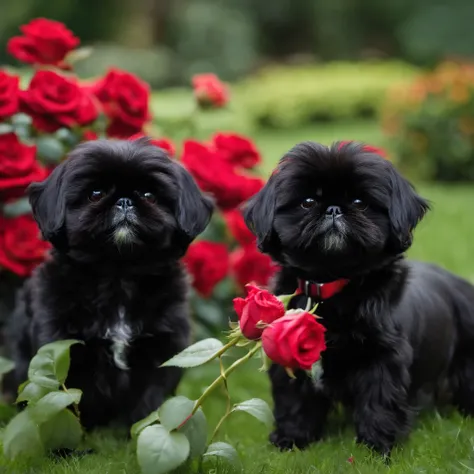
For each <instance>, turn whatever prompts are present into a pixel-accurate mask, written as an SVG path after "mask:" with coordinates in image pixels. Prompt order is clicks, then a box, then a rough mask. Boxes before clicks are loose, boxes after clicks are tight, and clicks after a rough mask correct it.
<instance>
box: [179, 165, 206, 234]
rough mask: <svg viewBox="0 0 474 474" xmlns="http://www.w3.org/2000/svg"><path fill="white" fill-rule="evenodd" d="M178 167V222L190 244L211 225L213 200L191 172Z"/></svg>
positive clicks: (180, 166)
mask: <svg viewBox="0 0 474 474" xmlns="http://www.w3.org/2000/svg"><path fill="white" fill-rule="evenodd" d="M175 166H176V179H177V184H178V205H177V208H176V220H177V222H178V226H179V229H180V230H181V232H182V233H184V234H185V236H186V237H187V240H189V242H188V243H190V242H191V241H193V240H194V239H195V238H196V237H197V236H198V235H199V234H200V233H201V232H202V231H203V230H204V229H205V228H206V227H207V225H208V224H209V221H210V220H211V217H212V213H213V211H214V203H213V201H212V199H211V198H209V197H208V196H205V195H204V194H203V193H202V192H201V190H200V189H199V188H198V185H197V184H196V182H195V181H194V179H193V177H192V176H191V175H190V174H189V172H188V171H187V170H186V169H185V168H184V167H183V166H182V165H180V164H179V163H175Z"/></svg>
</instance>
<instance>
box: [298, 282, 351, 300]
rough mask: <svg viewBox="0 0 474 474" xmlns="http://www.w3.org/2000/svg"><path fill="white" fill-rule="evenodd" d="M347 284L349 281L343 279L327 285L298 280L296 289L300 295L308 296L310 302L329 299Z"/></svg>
mask: <svg viewBox="0 0 474 474" xmlns="http://www.w3.org/2000/svg"><path fill="white" fill-rule="evenodd" d="M348 283H349V280H345V279H343V278H341V279H340V280H335V281H330V282H328V283H315V282H313V281H308V280H298V289H299V291H300V292H301V293H304V294H305V295H306V296H309V297H310V298H311V299H312V300H314V301H322V300H327V299H328V298H331V297H332V296H334V295H335V294H336V293H339V292H340V291H341V290H342V289H343V288H344V287H345V286H346V285H347V284H348Z"/></svg>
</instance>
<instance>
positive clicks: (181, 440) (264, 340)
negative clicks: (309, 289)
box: [131, 285, 326, 474]
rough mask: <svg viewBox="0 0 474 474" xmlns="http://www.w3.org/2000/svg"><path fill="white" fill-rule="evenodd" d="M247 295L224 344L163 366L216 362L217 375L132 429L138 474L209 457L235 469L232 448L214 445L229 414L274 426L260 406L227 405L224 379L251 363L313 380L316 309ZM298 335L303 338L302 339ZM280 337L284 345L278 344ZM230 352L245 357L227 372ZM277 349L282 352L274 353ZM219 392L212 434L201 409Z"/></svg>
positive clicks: (319, 334) (319, 336)
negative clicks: (222, 400) (257, 360)
mask: <svg viewBox="0 0 474 474" xmlns="http://www.w3.org/2000/svg"><path fill="white" fill-rule="evenodd" d="M246 290H247V296H246V298H245V299H244V298H236V299H234V307H235V310H236V312H237V315H238V318H239V323H231V328H232V331H231V332H230V335H229V337H228V342H227V343H226V344H223V343H222V342H221V341H219V340H218V339H213V338H209V339H205V340H202V341H199V342H197V343H195V344H193V345H192V346H190V347H188V348H186V349H184V350H183V351H182V352H180V353H179V354H177V355H176V356H174V357H173V358H171V359H170V360H168V361H167V362H165V363H164V364H163V365H162V366H163V367H170V366H173V367H181V368H192V367H198V366H200V365H203V364H207V363H209V362H211V361H213V360H218V361H219V367H220V374H219V376H218V377H216V379H215V380H214V381H213V382H212V383H211V384H210V385H209V386H208V387H207V388H206V389H205V390H204V391H203V393H202V394H201V396H200V397H199V398H198V399H197V400H190V399H188V398H186V397H183V396H177V397H173V398H170V399H169V400H167V401H166V402H165V403H164V404H163V405H162V406H161V407H160V408H159V409H158V410H156V411H154V412H152V413H150V415H148V416H147V417H146V418H144V419H143V420H140V421H139V422H137V423H136V424H135V425H134V426H133V427H132V429H131V434H132V437H133V438H134V439H136V440H137V458H138V463H139V465H140V468H141V471H142V473H143V474H164V473H167V472H170V471H172V470H174V469H176V468H177V467H179V466H181V465H182V464H184V463H186V462H192V461H194V460H196V462H199V463H202V462H203V461H205V460H206V459H208V458H213V457H217V458H223V459H224V460H226V461H227V462H230V463H231V464H232V465H233V466H234V467H237V468H239V467H240V460H239V456H238V453H237V451H236V450H235V448H234V447H233V446H232V445H230V444H228V443H224V442H221V441H215V440H216V437H217V435H218V433H219V431H220V429H221V427H222V425H223V424H224V422H225V421H226V420H227V419H228V418H229V417H230V416H231V415H232V414H233V413H238V412H244V413H247V414H248V415H250V416H253V417H254V418H255V419H257V420H258V421H260V422H261V423H264V424H265V425H266V426H268V427H269V428H271V427H272V426H273V423H274V419H273V414H272V411H271V409H270V407H269V406H268V404H267V403H266V402H265V401H264V400H261V399H259V398H252V399H250V400H245V401H243V402H240V403H235V404H233V403H232V399H231V395H230V393H229V388H228V384H227V381H228V378H229V376H230V375H231V374H232V373H233V372H234V371H235V370H237V369H238V368H239V367H241V366H242V365H243V364H245V363H246V362H247V361H249V360H250V359H251V358H252V357H254V356H256V355H260V356H261V357H262V359H263V366H262V369H266V368H267V367H268V366H269V363H270V359H271V360H272V361H274V362H276V363H278V364H280V365H282V366H283V367H285V368H286V370H287V372H288V375H289V376H290V377H294V374H293V369H297V368H298V369H300V370H307V371H308V372H309V374H308V376H312V374H316V375H317V374H318V371H317V370H315V369H314V367H316V366H318V362H319V359H320V354H321V351H322V350H324V349H325V347H326V345H325V341H324V327H323V326H322V325H321V324H320V323H319V322H318V321H317V316H316V315H315V314H314V311H315V310H316V307H317V306H315V307H314V308H313V309H312V311H302V310H286V307H287V306H288V303H289V301H290V299H291V297H292V296H294V295H283V296H280V297H278V298H277V297H276V296H274V295H272V294H271V293H269V292H268V291H266V290H262V289H260V288H258V287H256V286H254V285H247V286H246ZM310 328H311V329H310ZM303 333H304V337H303V338H301V334H303ZM282 335H284V338H285V343H282V341H281V337H282ZM235 346H239V347H245V348H246V349H247V352H246V354H245V355H243V356H242V357H240V358H238V359H236V360H234V361H233V362H232V363H231V364H230V365H229V366H227V367H226V366H225V364H224V361H223V356H224V355H225V354H226V353H227V352H228V351H229V350H230V349H232V348H234V347H235ZM276 346H285V347H284V349H281V350H279V349H278V348H276ZM320 370H321V368H320V367H319V372H320ZM222 386H223V387H224V389H225V393H226V397H227V406H226V410H225V413H224V414H223V415H222V417H221V419H220V420H219V422H218V423H217V424H216V426H215V427H214V429H213V430H212V432H211V431H209V427H208V423H207V420H206V416H205V414H204V411H203V410H202V406H203V403H204V402H205V401H206V400H207V398H208V397H209V395H210V394H211V393H212V392H213V391H214V390H216V389H217V388H218V387H222ZM209 433H211V434H210V436H208V435H209Z"/></svg>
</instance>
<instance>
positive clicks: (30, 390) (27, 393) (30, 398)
mask: <svg viewBox="0 0 474 474" xmlns="http://www.w3.org/2000/svg"><path fill="white" fill-rule="evenodd" d="M50 391H51V390H50V389H49V388H46V387H43V386H41V385H38V384H37V383H34V382H27V383H26V385H24V386H23V388H22V389H21V390H20V393H19V395H18V398H17V399H16V402H17V403H19V402H30V403H35V402H37V401H38V400H39V399H40V398H43V397H44V396H45V395H46V394H47V393H49V392H50Z"/></svg>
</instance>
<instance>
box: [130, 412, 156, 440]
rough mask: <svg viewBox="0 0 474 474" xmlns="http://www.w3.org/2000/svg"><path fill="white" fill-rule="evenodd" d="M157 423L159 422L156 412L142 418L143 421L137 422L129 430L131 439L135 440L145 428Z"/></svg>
mask: <svg viewBox="0 0 474 474" xmlns="http://www.w3.org/2000/svg"><path fill="white" fill-rule="evenodd" d="M157 421H160V417H159V416H158V411H157V410H155V411H152V412H151V413H150V414H149V415H148V416H147V417H146V418H143V420H139V421H137V422H136V423H135V424H134V425H133V426H132V428H131V430H130V433H131V435H132V438H134V439H135V438H136V437H137V436H138V435H139V434H140V433H141V432H142V431H143V430H144V429H145V428H146V427H147V426H150V425H153V424H154V423H156V422H157Z"/></svg>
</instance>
